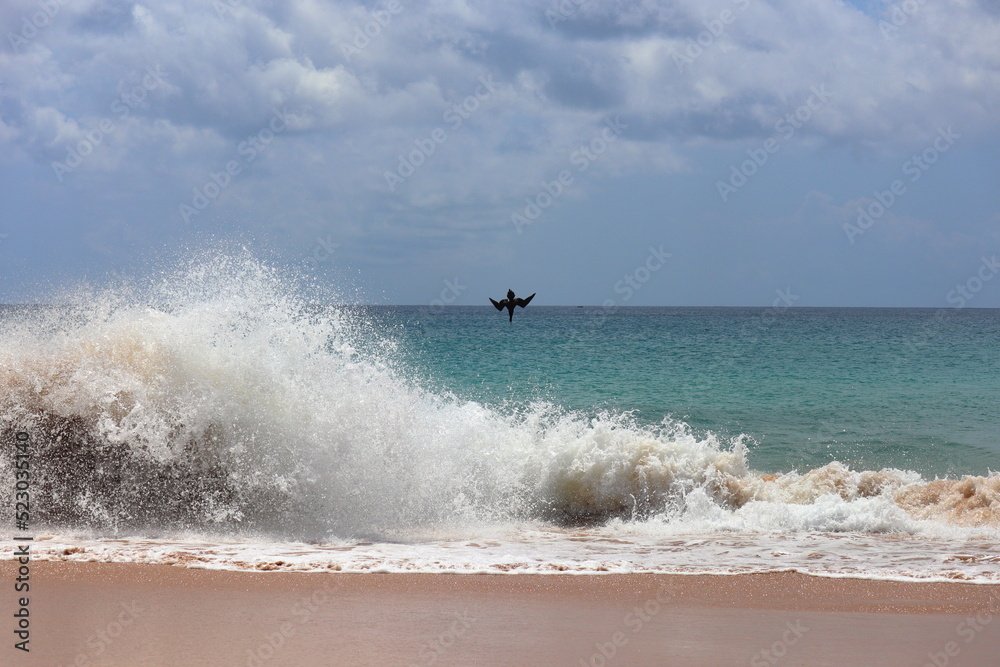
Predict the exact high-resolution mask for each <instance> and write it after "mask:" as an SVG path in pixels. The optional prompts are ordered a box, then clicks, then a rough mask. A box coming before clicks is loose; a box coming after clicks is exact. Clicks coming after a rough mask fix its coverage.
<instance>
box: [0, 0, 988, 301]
mask: <svg viewBox="0 0 1000 667" xmlns="http://www.w3.org/2000/svg"><path fill="white" fill-rule="evenodd" d="M0 37H2V39H0V302H4V301H6V302H15V301H45V300H46V299H47V298H50V297H51V294H53V293H55V292H58V291H59V290H63V289H66V288H67V287H68V286H72V285H77V284H79V283H81V282H87V283H90V284H94V285H100V284H102V283H103V282H105V281H110V280H113V279H117V278H121V277H123V276H124V277H126V278H128V277H142V276H143V275H145V274H149V273H150V272H155V271H162V270H167V269H169V264H170V263H171V262H176V261H179V260H178V258H180V257H184V256H186V255H190V254H192V253H197V252H198V251H199V250H200V249H202V248H204V247H227V248H228V247H238V246H239V247H242V246H245V247H247V248H249V249H250V251H251V252H252V253H254V254H255V255H256V256H259V257H261V258H262V259H263V260H264V261H267V262H269V263H272V264H274V265H277V266H281V267H284V268H287V269H288V270H292V271H294V272H296V273H298V274H301V275H302V276H304V277H306V278H307V279H308V280H312V281H316V282H318V283H321V284H324V285H328V286H329V287H330V288H331V290H332V293H335V294H337V295H339V298H340V299H342V300H345V301H351V302H363V303H376V304H435V305H440V304H454V305H469V304H486V297H487V296H493V297H494V298H499V297H500V296H502V295H503V293H504V292H506V290H507V289H508V288H512V289H514V290H515V291H516V292H517V293H519V294H528V293H530V292H537V293H538V296H537V297H536V300H535V301H534V302H533V303H534V304H538V305H579V304H586V305H594V304H614V305H616V306H640V305H662V306H673V305H678V306H689V305H720V306H721V305H755V306H773V305H784V306H788V305H792V306H925V307H936V308H959V307H966V308H968V307H1000V278H998V279H996V280H994V278H996V277H997V274H998V273H1000V264H998V263H997V257H998V256H1000V187H998V186H1000V183H998V177H1000V113H998V111H1000V2H997V1H996V0H903V1H901V2H898V3H889V2H883V1H880V0H867V1H863V2H860V1H859V2H856V3H853V4H852V3H845V2H840V1H837V0H811V1H808V2H807V1H804V0H680V1H677V2H667V1H656V0H633V1H626V0H562V1H559V0H551V1H549V0H535V1H528V0H525V1H522V0H504V1H499V0H493V1H486V0H480V1H474V0H429V1H427V2H416V1H414V0H385V1H382V0H379V1H376V2H335V1H324V0H282V1H279V0H158V1H156V2H147V3H140V2H131V1H128V0H5V1H4V2H3V3H2V5H0Z"/></svg>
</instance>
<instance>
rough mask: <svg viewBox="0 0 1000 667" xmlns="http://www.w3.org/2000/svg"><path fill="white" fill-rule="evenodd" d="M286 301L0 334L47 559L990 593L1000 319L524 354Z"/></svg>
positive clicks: (0, 397) (834, 324)
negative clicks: (960, 585) (824, 578)
mask: <svg viewBox="0 0 1000 667" xmlns="http://www.w3.org/2000/svg"><path fill="white" fill-rule="evenodd" d="M297 285H298V283H297V282H296V280H294V279H285V278H283V277H282V275H281V274H280V273H279V272H277V271H276V270H274V269H271V268H269V267H267V266H266V265H263V264H261V263H259V262H257V261H254V260H253V259H252V258H241V257H235V258H232V257H226V256H220V257H210V258H208V259H207V260H204V261H197V260H196V261H193V262H192V263H191V264H190V265H187V266H182V267H180V268H179V269H178V271H177V272H176V274H173V275H167V276H165V277H164V279H163V281H162V282H160V283H154V284H151V285H150V286H149V287H148V288H147V289H143V290H139V289H133V290H129V289H123V290H118V291H116V290H108V291H104V292H101V291H88V290H83V291H80V293H79V294H78V295H77V296H76V297H74V298H71V299H69V300H68V303H66V304H65V305H63V306H60V307H57V308H50V307H38V306H20V307H0V439H2V440H4V441H6V442H12V441H13V440H14V438H15V437H17V438H18V440H19V441H25V442H28V441H30V443H31V444H30V449H31V452H32V454H31V494H32V500H33V503H32V509H33V512H32V529H33V530H34V529H37V530H39V531H41V532H43V533H46V534H47V535H48V536H49V537H51V538H52V539H51V541H47V542H46V543H45V544H46V546H40V547H39V557H41V558H49V559H56V560H63V559H74V558H77V556H76V555H74V554H77V553H78V552H79V554H80V555H79V557H80V558H86V559H93V558H98V559H103V560H126V561H129V560H140V561H142V562H168V563H172V562H176V554H177V553H178V552H183V553H186V554H197V558H198V562H199V563H202V564H205V566H211V567H224V568H235V569H247V568H250V569H253V568H255V567H257V566H266V569H275V568H277V567H282V568H284V567H286V566H290V565H289V564H293V565H292V566H293V567H294V568H296V569H313V570H325V569H327V568H329V567H333V568H334V569H339V570H341V571H358V572H361V571H372V570H379V571H406V572H414V571H423V572H439V571H447V572H565V571H575V572H590V573H597V572H760V571H772V570H788V569H794V570H797V571H802V572H810V573H815V574H828V575H833V576H844V575H847V576H872V577H879V578H886V577H887V578H917V579H939V580H944V579H949V580H951V579H963V580H967V581H982V582H987V581H988V582H996V581H1000V559H998V558H997V557H996V554H997V553H998V548H1000V547H998V539H1000V474H997V473H996V472H994V471H997V470H998V469H1000V465H998V461H1000V445H998V438H997V434H998V433H1000V429H998V428H997V427H998V425H1000V423H998V422H1000V418H998V417H997V411H996V396H997V389H998V377H1000V374H998V372H997V371H998V369H1000V354H998V351H997V345H996V341H997V340H1000V311H992V310H943V311H935V310H906V309H886V310H878V309H798V308H795V309H776V308H772V309H752V308H615V309H608V310H602V309H599V308H554V307H545V306H543V305H541V304H536V303H533V304H532V305H531V306H529V307H528V308H526V309H524V310H518V311H517V313H516V314H515V318H514V322H513V324H509V323H508V322H507V318H506V314H504V313H497V312H496V311H495V310H494V309H493V308H492V307H491V306H489V305H486V304H484V305H483V306H481V307H456V308H442V309H438V310H434V309H430V308H426V307H335V306H316V305H312V304H310V303H309V302H308V301H307V300H305V299H304V298H303V297H301V296H300V295H299V294H298V292H297ZM24 438H27V440H24ZM13 475H14V470H13V462H12V459H10V458H7V459H2V458H0V477H5V478H7V479H13ZM966 475H974V476H973V477H966ZM935 477H946V478H947V479H941V480H935ZM13 500H14V499H13V486H12V485H7V486H0V504H3V505H6V506H8V507H10V506H13ZM2 530H3V528H0V531H2ZM0 537H2V535H0ZM72 547H79V548H72ZM81 549H82V550H83V551H81Z"/></svg>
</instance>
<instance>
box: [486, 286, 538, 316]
mask: <svg viewBox="0 0 1000 667" xmlns="http://www.w3.org/2000/svg"><path fill="white" fill-rule="evenodd" d="M534 298H535V295H534V294H532V295H531V296H529V297H528V298H527V299H522V298H520V297H517V296H514V290H512V289H509V290H507V298H506V299H502V300H501V301H500V302H499V303H497V302H496V301H494V300H493V299H490V303H492V304H493V305H494V306H496V309H497V310H500V311H502V310H503V309H504V308H506V309H507V310H508V312H510V322H513V321H514V306H520V307H521V308H524V307H525V306H527V305H528V304H529V303H531V300H532V299H534Z"/></svg>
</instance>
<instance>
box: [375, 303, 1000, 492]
mask: <svg viewBox="0 0 1000 667" xmlns="http://www.w3.org/2000/svg"><path fill="white" fill-rule="evenodd" d="M367 311H368V313H369V315H370V316H371V317H373V318H374V319H375V320H376V322H377V323H378V324H377V326H381V327H384V328H385V329H386V330H387V331H389V332H390V333H391V335H392V336H393V337H394V338H396V339H397V340H399V341H401V342H402V352H403V356H404V357H405V359H406V363H407V365H408V367H409V370H410V372H411V373H412V375H413V376H414V377H417V378H419V381H420V382H421V383H422V384H424V385H427V384H428V383H430V384H432V385H434V386H435V387H436V388H437V389H439V390H447V391H450V392H453V393H454V394H456V395H457V396H459V397H462V398H467V399H470V400H476V401H479V402H484V403H487V404H492V405H497V404H506V405H509V404H511V403H513V404H520V403H527V402H531V401H548V402H552V403H555V404H557V405H559V406H563V407H565V408H568V409H571V410H578V411H582V412H585V413H592V412H595V411H597V410H601V409H606V410H611V411H622V410H630V411H634V413H635V415H636V416H637V417H638V419H639V420H640V421H643V422H647V423H655V422H659V421H661V420H662V419H663V418H664V417H673V418H676V419H680V420H683V421H685V422H687V423H688V424H690V425H691V426H692V427H693V428H695V429H696V430H700V431H703V432H704V431H711V432H713V433H716V434H717V435H720V436H723V437H724V438H725V439H728V438H729V437H730V436H735V435H738V434H741V433H743V434H746V435H748V436H750V437H751V438H752V440H753V442H754V444H753V445H752V446H751V448H750V463H751V465H753V466H754V467H755V468H756V469H758V470H760V471H764V472H785V471H787V470H790V469H798V470H801V471H805V470H808V469H811V468H815V467H818V466H821V465H824V464H826V463H828V462H830V461H831V460H839V461H841V462H842V463H845V464H848V465H850V466H851V467H852V468H854V469H858V470H873V469H874V470H877V469H880V468H883V467H894V468H900V469H904V470H915V471H917V472H920V473H922V474H924V475H925V476H931V477H933V476H938V475H940V476H952V477H953V476H956V475H961V474H985V473H987V471H988V470H997V469H1000V411H998V410H997V398H998V396H1000V311H997V310H984V309H977V310H972V309H967V310H955V309H951V310H934V309H901V308H900V309H869V308H864V309H862V308H791V309H784V310H781V309H775V308H628V307H623V308H617V309H615V310H613V311H606V310H604V309H601V308H564V307H544V306H534V305H533V306H530V307H528V308H527V309H524V310H520V309H519V310H518V311H517V312H516V313H515V318H514V323H513V324H509V323H508V322H507V320H506V318H505V317H501V314H498V313H497V312H495V311H494V310H493V309H492V308H491V307H489V306H484V307H446V308H439V309H433V310H432V309H428V308H423V307H384V308H371V309H367Z"/></svg>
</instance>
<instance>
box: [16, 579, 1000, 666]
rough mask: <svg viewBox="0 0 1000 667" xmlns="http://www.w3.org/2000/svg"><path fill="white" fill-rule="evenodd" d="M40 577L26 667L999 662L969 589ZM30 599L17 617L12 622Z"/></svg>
mask: <svg viewBox="0 0 1000 667" xmlns="http://www.w3.org/2000/svg"><path fill="white" fill-rule="evenodd" d="M15 565H16V564H15V563H14V562H13V561H2V562H0V577H3V579H4V580H6V581H8V582H9V581H12V580H13V578H14V576H15ZM31 582H32V590H31V624H32V626H31V628H32V632H31V653H30V654H23V653H22V652H20V651H15V650H14V649H13V648H12V644H13V642H12V641H8V643H7V645H5V646H3V647H2V648H0V656H4V658H3V660H4V661H6V660H7V659H8V658H10V657H15V658H16V662H14V663H9V664H39V665H43V664H44V665H97V664H100V665H160V664H163V665H167V664H186V665H209V664H212V665H215V664H227V665H251V666H252V665H265V664H266V665H286V664H287V665H293V664H298V665H303V664H345V665H367V664H372V665H375V664H381V665H386V664H400V665H431V664H434V665H450V664H473V663H474V664H482V665H514V664H566V665H581V664H582V665H594V667H600V666H601V665H606V666H610V665H614V664H620V665H646V664H649V665H654V664H656V665H662V664H670V665H706V664H727V665H728V664H749V665H753V666H754V667H757V666H758V665H777V664H788V665H793V664H800V665H801V664H809V665H818V664H824V665H825V664H829V665H842V664H884V665H916V666H918V667H922V666H923V665H925V664H929V665H934V661H935V660H936V661H937V662H938V663H942V662H943V663H944V664H947V665H949V666H954V665H983V664H990V662H989V661H990V660H992V659H994V658H995V656H996V655H997V654H998V652H1000V617H998V614H1000V587H994V586H990V585H982V584H971V583H964V582H898V581H885V580H871V579H854V578H829V577H821V576H810V575H805V574H800V573H794V572H783V573H764V574H733V575H692V574H601V575H599V576H578V575H558V574H543V575H535V574H515V575H509V574H508V575H468V574H466V575H456V574H418V573H414V574H389V573H384V574H377V573H366V574H355V573H339V572H330V573H309V572H275V571H272V572H237V571H229V570H209V569H194V568H185V567H179V566H171V565H153V564H135V563H79V562H53V561H33V562H32V563H31ZM13 596H14V594H13V592H10V593H8V594H7V595H5V596H3V597H4V598H5V602H4V608H3V609H2V610H0V612H2V615H3V616H4V617H7V618H8V619H9V621H12V620H13V619H11V618H10V614H11V613H13V611H14V605H15V602H16V601H15V600H14V599H13ZM4 634H8V633H4ZM13 654H16V655H13ZM935 667H941V665H940V664H938V665H935Z"/></svg>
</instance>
